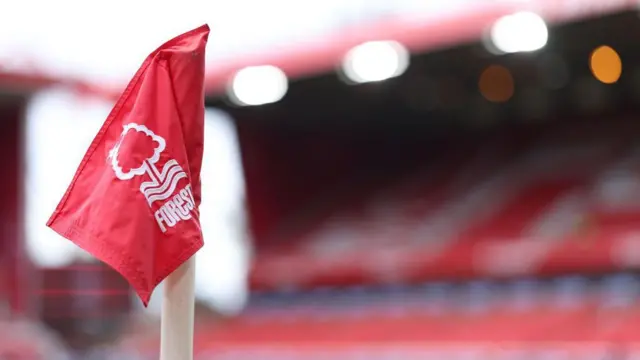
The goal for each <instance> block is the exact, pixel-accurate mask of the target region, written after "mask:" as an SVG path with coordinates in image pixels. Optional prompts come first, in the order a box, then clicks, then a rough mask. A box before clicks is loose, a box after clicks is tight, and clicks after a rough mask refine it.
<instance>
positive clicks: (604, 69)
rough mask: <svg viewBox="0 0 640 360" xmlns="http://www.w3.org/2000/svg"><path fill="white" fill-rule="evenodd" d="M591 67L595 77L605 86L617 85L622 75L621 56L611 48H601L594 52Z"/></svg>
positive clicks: (590, 62)
mask: <svg viewBox="0 0 640 360" xmlns="http://www.w3.org/2000/svg"><path fill="white" fill-rule="evenodd" d="M589 67H590V68H591V73H592V74H593V76H594V77H595V78H596V79H598V80H599V81H600V82H602V83H605V84H614V83H616V82H617V81H618V80H619V79H620V75H622V60H621V59H620V55H618V53H617V52H616V51H615V50H614V49H613V48H612V47H610V46H600V47H598V48H597V49H595V50H593V52H592V53H591V57H590V59H589Z"/></svg>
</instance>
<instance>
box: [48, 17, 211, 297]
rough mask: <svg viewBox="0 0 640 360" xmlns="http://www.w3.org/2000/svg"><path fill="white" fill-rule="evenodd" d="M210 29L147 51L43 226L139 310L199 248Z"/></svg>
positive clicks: (186, 35) (185, 34)
mask: <svg viewBox="0 0 640 360" xmlns="http://www.w3.org/2000/svg"><path fill="white" fill-rule="evenodd" d="M208 36H209V27H208V26H207V25H203V26H201V27H199V28H197V29H194V30H191V31H189V32H187V33H184V34H182V35H179V36H178V37H176V38H174V39H171V40H169V41H168V42H167V43H165V44H164V45H162V46H160V47H159V48H158V49H157V50H155V51H154V52H153V53H151V54H150V55H149V56H148V57H147V59H146V60H145V61H144V63H143V64H142V66H141V67H140V69H139V70H138V72H137V73H136V74H135V76H134V77H133V79H132V80H131V82H130V83H129V85H128V86H127V88H126V89H125V91H124V93H123V94H122V95H121V96H120V99H119V100H118V101H117V103H116V105H115V106H114V108H113V110H112V111H111V113H110V114H109V116H108V117H107V119H106V121H105V122H104V124H103V125H102V128H101V129H100V131H99V132H98V134H97V135H96V137H95V139H94V140H93V142H92V143H91V145H90V146H89V149H88V150H87V153H86V154H85V156H84V158H83V159H82V162H81V163H80V166H79V168H78V170H77V172H76V174H75V176H74V178H73V181H72V182H71V185H69V188H68V189H67V192H66V193H65V194H64V197H63V198H62V200H61V201H60V204H58V207H57V208H56V210H55V212H54V213H53V215H52V216H51V218H50V219H49V221H48V223H47V226H49V227H51V228H52V229H53V230H55V231H56V232H57V233H59V234H60V235H62V236H64V237H65V238H67V239H69V240H71V241H73V242H74V243H75V244H77V245H78V246H80V247H81V248H83V249H84V250H86V251H88V252H89V253H91V254H92V255H94V256H95V257H97V258H98V259H100V260H102V261H103V262H105V263H107V264H108V265H110V266H111V267H113V268H114V269H115V270H117V271H118V272H119V273H120V274H122V276H124V277H125V278H126V279H127V281H129V283H130V284H131V285H132V286H133V288H134V289H135V290H136V292H137V293H138V295H139V296H140V298H141V299H142V302H143V303H144V304H145V306H146V305H147V304H148V302H149V298H150V297H151V292H152V291H153V289H154V288H155V287H156V286H157V285H158V284H159V283H160V282H161V281H162V280H163V279H164V278H166V277H167V276H168V275H169V274H171V273H172V272H173V271H174V270H176V269H177V268H178V267H179V266H180V265H181V264H182V263H183V262H185V261H187V260H188V259H189V258H190V257H191V256H193V255H194V254H195V253H196V252H197V251H198V250H199V249H200V248H201V247H202V245H203V240H202V233H201V230H200V216H199V211H198V207H199V205H200V167H201V165H202V152H203V140H204V139H203V138H204V65H205V45H206V43H207V39H208Z"/></svg>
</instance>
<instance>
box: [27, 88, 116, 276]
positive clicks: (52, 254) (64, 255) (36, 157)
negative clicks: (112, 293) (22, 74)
mask: <svg viewBox="0 0 640 360" xmlns="http://www.w3.org/2000/svg"><path fill="white" fill-rule="evenodd" d="M110 108H111V104H109V103H107V102H103V101H102V100H99V101H96V100H87V101H86V102H80V101H79V99H77V98H76V97H75V96H74V95H73V94H72V93H69V92H67V91H63V90H59V89H52V90H47V91H43V92H41V93H38V94H37V95H36V96H34V97H32V98H31V100H30V102H29V104H28V106H27V112H26V129H25V131H26V147H25V157H26V158H25V167H26V168H25V170H26V171H25V194H24V196H25V199H26V206H25V221H26V229H25V231H26V249H27V254H28V256H29V258H30V259H31V260H32V261H33V262H34V264H36V265H37V266H39V267H48V268H55V267H62V266H66V265H69V264H70V263H72V262H73V261H75V260H78V259H90V258H91V257H90V255H88V254H87V253H86V252H84V251H83V250H81V249H80V248H79V247H77V246H76V245H74V244H73V243H72V242H71V241H68V240H66V239H64V238H63V237H62V236H60V235H58V234H57V233H55V232H54V231H53V230H51V229H49V228H47V227H46V225H45V224H46V222H47V219H48V218H49V216H51V214H52V213H53V210H54V209H55V207H56V205H58V202H59V201H60V199H61V198H62V195H63V194H64V192H65V190H66V189H67V186H68V185H69V183H70V182H71V179H72V178H73V175H74V174H75V172H76V169H77V167H78V164H80V161H81V160H82V157H83V156H84V153H85V152H86V151H87V148H88V147H89V144H90V143H91V141H92V140H93V137H94V136H95V134H96V133H97V132H98V130H99V129H100V126H101V125H102V122H103V120H104V119H105V117H106V116H107V115H108V114H109V110H110Z"/></svg>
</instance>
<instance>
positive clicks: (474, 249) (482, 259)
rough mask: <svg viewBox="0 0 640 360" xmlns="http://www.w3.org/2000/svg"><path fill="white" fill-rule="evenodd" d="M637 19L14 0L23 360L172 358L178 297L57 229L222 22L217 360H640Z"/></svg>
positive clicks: (11, 304) (14, 195) (214, 241)
mask: <svg viewBox="0 0 640 360" xmlns="http://www.w3.org/2000/svg"><path fill="white" fill-rule="evenodd" d="M639 11H640V1H638V0H482V1H479V0H449V1H428V0H394V1H391V0H367V1H365V0H340V1H338V0H325V1H320V2H316V1H293V0H271V1H258V0H234V1H223V0H215V1H213V0H211V1H200V0H182V1H181V2H180V3H179V4H178V3H175V4H172V5H171V6H168V5H167V4H164V3H163V2H158V1H155V2H152V1H146V0H138V1H133V2H131V1H124V0H113V1H110V2H84V3H81V2H76V1H73V0H58V1H53V2H51V1H50V2H47V1H44V0H41V1H39V0H22V1H19V2H18V1H12V2H9V3H7V4H3V11H2V12H0V153H1V154H2V156H3V163H4V164H5V166H4V167H2V171H1V172H0V173H1V174H2V177H1V178H0V185H1V187H0V323H1V325H0V334H1V336H0V359H2V360H9V359H11V360H23V359H28V360H39V359H52V360H67V359H68V360H71V359H89V360H91V359H94V360H112V359H119V360H120V359H126V360H146V359H157V357H158V343H159V326H158V324H159V309H160V300H161V299H160V296H159V295H158V296H155V298H154V299H152V302H151V305H150V307H149V308H148V309H143V308H142V306H141V304H140V301H139V300H138V299H137V298H135V297H134V295H133V294H132V292H131V290H130V289H129V288H128V285H127V284H126V282H125V281H124V280H123V279H122V278H120V277H119V275H118V274H117V273H115V272H114V271H112V270H110V269H109V268H108V267H106V266H105V265H103V264H101V263H98V262H96V261H95V260H94V259H93V258H92V257H91V256H89V255H88V254H86V253H83V252H82V251H81V250H79V249H78V248H77V247H75V246H74V245H72V244H71V243H70V242H68V241H66V240H64V239H62V238H60V237H59V236H57V235H56V234H55V233H54V232H53V231H51V230H49V229H48V228H46V227H45V222H46V220H47V218H48V217H49V215H50V214H51V213H52V211H53V209H54V207H55V206H56V204H57V202H58V200H59V199H60V198H61V196H62V194H63V192H64V191H65V189H66V186H67V185H68V183H69V181H70V180H71V178H72V176H73V174H74V172H75V169H76V167H77V165H78V164H79V162H80V159H81V158H82V156H83V155H84V152H85V150H86V148H87V147H88V145H89V143H90V141H91V140H92V138H93V137H94V135H95V134H96V132H97V130H98V128H99V127H100V125H101V124H102V122H103V120H104V119H105V117H106V115H107V114H108V112H109V110H110V109H111V107H112V106H113V103H114V102H115V99H116V98H117V97H118V95H119V92H120V91H121V90H122V89H123V87H124V86H125V85H126V82H127V81H128V79H129V78H130V77H131V76H132V75H133V73H134V72H135V70H136V69H137V67H138V66H139V65H140V63H141V62H142V61H143V59H144V58H145V57H146V55H147V54H148V53H149V52H151V51H152V50H153V49H154V48H156V47H157V46H158V45H159V44H161V43H162V42H164V41H165V40H166V39H168V38H170V37H172V36H174V35H176V34H178V33H180V32H182V31H185V30H188V29H190V28H193V27H195V26H198V25H201V24H202V23H204V22H208V23H209V24H210V26H211V28H212V32H211V36H210V40H209V44H208V50H207V51H208V53H207V75H206V88H207V89H206V96H207V98H206V102H207V106H208V109H207V115H206V133H205V138H206V146H205V159H204V166H203V174H202V179H203V185H202V186H203V201H202V207H201V212H202V222H203V224H202V226H203V231H204V234H205V240H206V246H205V248H204V249H203V250H202V251H201V252H200V253H199V254H198V255H197V259H198V260H197V263H198V266H197V279H196V283H197V306H196V339H195V345H196V349H195V350H196V359H198V360H203V359H215V360H231V359H234V360H245V359H252V360H253V359H256V360H272V359H278V360H294V359H296V360H297V359H316V360H319V359H332V360H342V359H343V360H352V359H367V360H377V359H385V360H389V359H399V360H412V359H491V360H492V359H496V360H521V359H527V360H533V359H557V360H561V359H585V360H604V359H607V360H614V359H615V360H631V359H640V331H638V323H639V321H640V301H639V300H640V273H639V272H638V270H640V117H638V112H639V111H640V48H639V47H638V46H637V44H638V43H640V12H639ZM155 293H156V294H160V293H161V291H159V290H156V292H155Z"/></svg>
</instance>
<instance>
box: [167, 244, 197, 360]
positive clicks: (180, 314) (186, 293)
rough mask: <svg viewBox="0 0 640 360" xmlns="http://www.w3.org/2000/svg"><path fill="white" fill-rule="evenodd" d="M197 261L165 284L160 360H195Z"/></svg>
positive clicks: (189, 261)
mask: <svg viewBox="0 0 640 360" xmlns="http://www.w3.org/2000/svg"><path fill="white" fill-rule="evenodd" d="M195 275H196V257H195V255H194V256H192V257H191V258H190V259H189V260H187V261H186V262H185V263H184V264H182V265H181V266H180V267H179V268H178V269H177V270H176V271H174V272H173V273H172V274H171V275H169V276H168V277H167V278H166V279H165V281H164V289H163V294H162V295H163V298H162V320H161V325H160V360H193V317H194V307H195Z"/></svg>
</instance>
